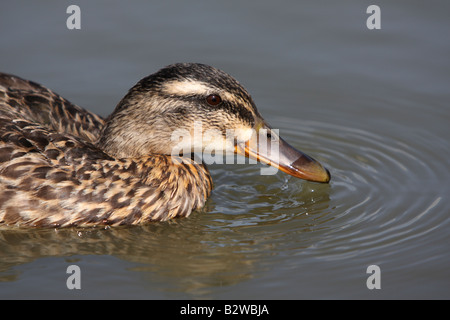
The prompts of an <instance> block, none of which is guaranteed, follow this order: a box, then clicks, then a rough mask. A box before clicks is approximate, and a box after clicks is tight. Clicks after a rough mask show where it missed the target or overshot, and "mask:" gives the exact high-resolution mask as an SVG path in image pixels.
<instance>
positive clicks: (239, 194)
mask: <svg viewBox="0 0 450 320" xmlns="http://www.w3.org/2000/svg"><path fill="white" fill-rule="evenodd" d="M70 4H72V3H71V2H68V1H59V2H52V1H39V2H37V1H20V2H19V1H10V0H6V1H3V2H2V10H1V12H0V39H1V42H0V70H1V71H2V72H8V73H13V74H16V75H18V76H20V77H23V78H26V79H30V80H33V81H36V82H39V83H41V84H43V85H45V86H47V87H48V88H50V89H52V90H53V91H55V92H57V93H59V94H60V95H62V96H63V97H65V98H67V99H68V100H70V101H71V102H73V103H75V104H78V105H80V106H82V107H84V108H86V109H88V110H91V111H93V112H96V113H98V114H100V115H102V116H107V115H108V114H109V113H110V112H111V111H112V110H113V109H114V107H115V105H116V103H117V102H118V101H119V100H120V98H121V97H122V96H123V95H124V94H125V93H126V91H127V90H128V89H129V88H130V87H131V86H133V85H134V84H135V83H136V82H137V81H138V80H139V79H141V78H142V77H144V76H146V75H148V74H150V73H152V72H154V71H156V70H158V69H159V68H161V67H163V66H165V65H167V64H171V63H174V62H201V63H206V64H210V65H213V66H215V67H217V68H220V69H222V70H224V71H226V72H228V73H229V74H231V75H233V76H234V77H235V78H237V79H238V80H239V81H240V82H241V83H242V84H243V85H244V86H245V87H246V88H247V89H248V91H249V92H250V93H251V94H252V96H253V98H254V100H255V102H256V104H257V106H258V109H259V111H260V113H261V114H262V115H263V117H264V118H265V119H266V120H267V121H268V122H269V123H270V124H271V125H272V127H274V128H278V129H279V130H280V135H281V136H283V137H284V139H285V140H287V141H288V142H289V143H290V144H292V145H293V146H295V147H297V148H298V149H300V150H302V151H304V152H306V153H308V154H310V155H311V156H313V157H315V158H316V159H318V160H319V161H320V162H322V163H323V164H324V165H325V166H326V167H327V168H328V169H329V170H330V172H331V175H332V180H331V182H330V184H328V185H323V184H317V183H312V182H306V181H302V180H299V179H296V178H293V177H290V176H287V175H286V174H284V173H282V172H279V173H277V174H276V175H272V176H264V175H260V174H259V172H260V168H261V166H260V165H231V164H228V165H219V164H215V165H212V166H210V171H211V174H212V177H213V180H214V185H215V188H214V191H213V194H212V196H211V198H210V199H209V200H208V202H207V203H206V206H205V208H204V209H203V210H201V211H199V212H195V213H194V214H192V215H191V216H190V217H189V218H186V219H177V220H174V221H170V222H164V223H154V224H149V225H143V226H135V227H118V228H109V229H101V228H93V229H81V230H80V229H58V230H54V229H50V230H49V229H46V230H40V229H32V230H20V229H2V230H0V298H2V299H28V298H39V299H54V298H64V299H72V298H87V299H90V298H122V299H129V298H138V299H361V298H362V299H418V298H419V299H449V298H450V253H449V251H450V250H449V249H450V236H449V231H450V229H449V227H450V218H449V214H450V204H449V195H450V170H449V169H450V166H449V165H450V160H449V159H450V146H449V137H450V104H449V102H450V99H449V98H450V58H449V57H450V35H449V32H448V30H449V29H450V19H448V13H449V12H450V3H449V2H448V1H427V2H423V1H386V0H379V1H376V3H372V1H356V0H355V1H345V2H342V1H331V0H323V1H314V2H306V1H305V2H303V1H276V2H275V1H258V2H253V3H251V2H242V1H234V0H232V1H226V2H225V1H223V2H220V3H213V2H207V1H189V2H188V1H164V2H157V3H152V2H149V1H132V2H129V1H127V2H120V1H77V5H78V6H79V7H80V11H81V21H80V26H81V29H74V30H70V29H68V28H67V26H66V21H67V19H68V18H69V16H70V14H68V13H66V9H67V7H68V6H69V5H70ZM371 4H377V5H378V6H379V8H380V10H381V15H380V21H381V29H373V30H371V29H369V28H368V27H367V25H366V21H367V19H368V18H369V16H370V14H368V13H367V12H366V10H367V7H368V6H369V5H371ZM70 265H77V266H79V268H80V270H81V289H73V290H69V289H68V287H67V283H66V281H67V279H68V277H69V274H68V273H67V268H68V266H70ZM371 265H376V266H378V267H379V271H380V272H379V273H378V276H379V277H378V279H377V281H378V282H379V283H380V284H381V287H380V288H379V289H376V288H375V289H369V288H368V280H370V279H369V277H371V275H372V274H371V273H370V272H369V273H368V271H367V270H368V267H369V266H371ZM369 282H370V281H369Z"/></svg>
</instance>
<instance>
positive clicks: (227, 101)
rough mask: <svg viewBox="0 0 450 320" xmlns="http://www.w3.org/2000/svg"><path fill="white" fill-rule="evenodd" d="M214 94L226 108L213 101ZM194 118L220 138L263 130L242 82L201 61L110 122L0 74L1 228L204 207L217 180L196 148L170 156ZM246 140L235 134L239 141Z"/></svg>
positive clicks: (156, 217) (147, 86)
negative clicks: (229, 132) (177, 135)
mask: <svg viewBox="0 0 450 320" xmlns="http://www.w3.org/2000/svg"><path fill="white" fill-rule="evenodd" d="M211 94H214V95H220V96H221V102H220V104H218V105H211V104H210V103H208V101H210V100H208V99H206V98H207V97H208V96H210V95H211ZM195 121H201V122H202V124H203V130H207V129H215V130H218V131H219V132H223V135H224V136H223V137H222V138H223V141H225V140H224V139H225V131H226V129H230V128H231V129H239V130H242V129H244V130H246V129H249V128H250V129H251V128H255V127H258V126H259V127H261V126H262V125H263V124H264V121H263V120H262V118H261V117H260V115H259V113H258V111H257V110H256V107H255V105H254V103H253V101H252V99H251V97H250V95H249V94H248V93H247V91H246V90H245V89H244V88H243V87H242V86H241V85H240V84H239V83H238V82H237V81H236V80H234V79H233V78H232V77H230V76H229V75H227V74H226V73H224V72H222V71H219V70H217V69H214V68H212V67H209V66H205V65H201V64H175V65H171V66H168V67H166V68H163V69H161V70H160V71H158V72H157V73H155V74H153V75H150V76H148V77H146V78H144V79H142V80H141V81H139V82H138V83H137V84H136V85H135V86H134V87H133V88H131V89H130V91H129V92H128V93H127V95H126V96H125V97H124V98H123V99H122V100H121V101H120V102H119V104H118V105H117V107H116V109H115V110H114V112H113V113H112V114H111V115H110V116H109V117H108V119H106V120H105V119H102V118H101V117H99V116H97V115H95V114H93V113H91V112H88V111H86V110H84V109H82V108H80V107H78V106H76V105H73V104H72V103H70V102H68V101H67V100H65V99H64V98H62V97H60V96H59V95H58V94H56V93H54V92H52V91H50V90H48V89H46V88H44V87H42V86H41V85H39V84H36V83H34V82H31V81H27V80H23V79H21V78H18V77H16V76H12V75H8V74H0V225H7V226H20V227H23V226H28V227H66V226H97V225H111V226H116V225H124V224H138V223H144V222H149V221H164V220H168V219H171V218H174V217H183V216H188V215H189V214H190V213H191V212H192V211H193V210H196V209H199V208H201V207H202V206H203V205H204V203H205V201H206V199H207V198H208V196H209V194H210V192H211V190H212V181H211V177H210V174H209V172H208V169H207V168H206V166H205V165H203V164H202V163H197V162H195V161H194V160H192V159H191V156H190V152H191V151H194V150H196V148H197V147H199V146H198V145H197V144H195V143H194V142H193V144H192V150H189V152H187V153H189V154H180V155H179V156H178V155H176V156H175V155H172V150H173V148H174V145H175V142H174V140H173V139H172V137H171V134H172V133H173V131H174V130H175V129H180V128H181V129H185V130H186V131H187V132H192V130H193V123H194V122H195ZM248 139H249V137H247V136H246V137H244V136H242V137H240V136H239V135H238V136H237V139H236V140H237V142H236V143H244V142H245V140H248ZM219 140H220V139H219ZM219 140H217V141H219ZM217 141H216V142H217ZM219 142H221V140H220V141H219ZM194 144H195V145H194ZM199 144H200V148H201V147H202V145H201V144H202V143H201V142H200V143H199ZM233 148H234V146H233ZM289 173H290V172H289ZM291 174H292V173H291ZM328 179H329V178H328Z"/></svg>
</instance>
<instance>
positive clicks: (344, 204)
mask: <svg viewBox="0 0 450 320" xmlns="http://www.w3.org/2000/svg"><path fill="white" fill-rule="evenodd" d="M276 122H277V124H278V125H279V126H280V127H281V128H283V130H280V134H281V136H283V137H284V138H285V139H286V140H287V141H289V142H290V143H291V144H293V145H294V146H295V147H297V148H299V149H300V150H302V151H304V152H306V153H308V154H310V155H312V156H313V157H315V158H316V159H317V160H319V161H320V162H322V163H323V164H324V165H325V166H326V167H328V168H329V169H330V171H331V175H332V180H331V183H330V185H321V184H316V183H310V182H304V181H300V180H298V179H295V178H292V177H289V176H287V175H285V174H283V173H279V174H277V175H275V176H259V175H258V170H259V169H258V167H256V168H255V167H253V166H250V165H247V166H241V167H239V166H238V165H235V166H234V167H232V168H231V165H230V166H227V167H225V168H224V167H214V168H213V169H212V170H211V171H212V173H213V177H214V181H215V185H216V187H215V190H214V194H213V197H212V200H211V201H210V202H209V207H208V208H207V211H208V213H209V214H215V215H216V216H217V218H216V219H215V220H213V223H212V224H213V225H216V226H217V227H220V228H229V229H231V230H234V231H236V230H239V229H245V230H248V229H249V228H250V227H251V226H254V225H257V226H259V227H261V226H267V225H278V228H273V229H268V230H269V231H268V232H272V234H271V236H272V237H273V238H278V239H279V240H280V245H282V243H285V242H286V240H287V238H286V237H288V235H289V232H290V231H292V232H294V233H298V232H308V233H307V237H300V238H298V237H297V238H296V240H295V241H299V239H301V241H302V242H303V243H302V245H304V246H305V248H314V252H315V253H314V254H317V253H318V252H320V256H321V258H323V259H341V258H344V257H349V256H354V255H359V254H361V253H365V254H369V253H370V252H373V251H376V252H377V254H378V255H379V254H381V255H394V254H395V253H396V252H398V250H407V249H408V250H409V249H413V247H415V246H417V245H418V243H417V241H424V242H426V241H430V242H435V241H439V238H438V239H436V238H435V237H433V238H430V237H427V235H428V234H430V233H432V232H433V231H435V230H436V229H437V228H440V227H444V226H447V225H448V224H449V218H448V215H447V214H445V212H447V213H449V212H450V206H449V204H448V203H447V201H444V199H445V196H446V193H447V192H448V190H449V181H450V179H449V172H448V164H449V160H448V159H449V150H448V148H446V146H447V142H446V141H445V139H443V138H441V137H436V136H433V135H432V134H431V133H429V132H427V131H423V130H420V129H411V128H401V127H399V126H385V127H383V128H379V130H377V132H373V131H369V130H364V129H362V128H360V127H358V126H354V127H347V126H344V125H336V124H330V123H323V122H315V121H302V122H299V121H298V120H295V123H294V121H293V120H291V119H288V118H277V119H276ZM430 142H432V143H430ZM210 223H211V221H210ZM266 231H267V230H266ZM277 232H280V233H283V234H282V235H281V234H277ZM441 235H442V236H440V237H441V240H442V241H444V239H443V238H444V237H445V233H443V232H442V233H441ZM268 237H270V236H268ZM272 240H273V239H272ZM421 244H422V245H423V244H424V243H423V242H421ZM318 249H319V251H317V250H318Z"/></svg>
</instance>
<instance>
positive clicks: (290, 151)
mask: <svg viewBox="0 0 450 320" xmlns="http://www.w3.org/2000/svg"><path fill="white" fill-rule="evenodd" d="M261 129H264V130H263V131H261ZM261 129H260V130H258V132H259V134H256V133H254V134H253V136H252V138H251V139H250V140H248V141H247V142H246V143H243V144H238V145H236V147H235V150H236V153H237V154H240V155H243V156H246V157H249V158H252V159H256V160H258V161H260V162H262V163H265V164H268V165H270V166H272V167H275V168H277V169H279V170H281V171H283V172H286V173H287V174H290V175H292V176H294V177H297V178H300V179H304V180H309V181H315V182H325V183H328V182H329V181H330V172H329V171H328V170H327V169H325V168H324V167H323V166H322V165H321V164H320V163H319V162H318V161H316V160H314V159H313V158H311V157H310V156H308V155H306V154H304V153H303V152H301V151H299V150H297V149H295V148H294V147H292V146H291V145H289V144H288V143H287V142H286V141H284V140H283V139H282V138H280V137H279V136H278V135H277V133H276V132H275V131H274V130H271V129H270V127H268V126H265V125H264V126H263V127H261ZM261 132H264V133H266V132H267V133H269V136H267V135H266V138H265V139H262V138H261V137H262V135H261ZM258 138H259V139H258Z"/></svg>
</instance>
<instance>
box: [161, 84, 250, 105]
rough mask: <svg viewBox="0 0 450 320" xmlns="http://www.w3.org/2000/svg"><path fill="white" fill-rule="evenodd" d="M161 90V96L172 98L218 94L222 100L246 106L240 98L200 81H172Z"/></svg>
mask: <svg viewBox="0 0 450 320" xmlns="http://www.w3.org/2000/svg"><path fill="white" fill-rule="evenodd" d="M161 89H162V90H161V91H162V93H163V94H165V95H174V96H193V95H204V96H207V95H209V94H212V93H215V94H219V95H220V96H221V97H222V99H223V100H227V101H235V102H237V103H240V104H243V105H246V102H245V101H244V100H243V99H242V98H240V97H238V96H235V95H233V94H231V93H229V92H226V91H224V90H221V89H217V88H214V87H211V86H210V85H208V83H206V82H201V81H194V80H189V79H186V80H173V81H168V82H166V83H164V84H163V86H162V88H161Z"/></svg>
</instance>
